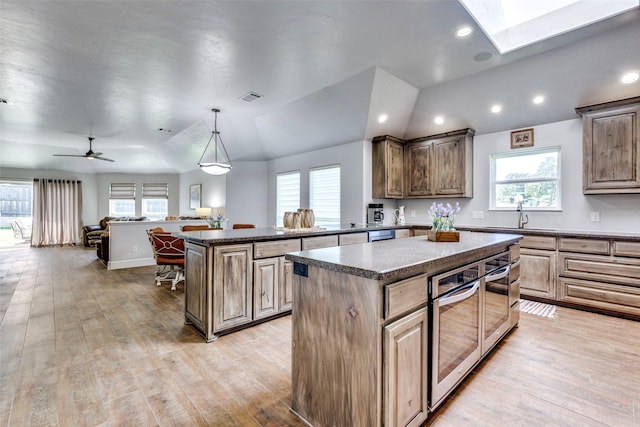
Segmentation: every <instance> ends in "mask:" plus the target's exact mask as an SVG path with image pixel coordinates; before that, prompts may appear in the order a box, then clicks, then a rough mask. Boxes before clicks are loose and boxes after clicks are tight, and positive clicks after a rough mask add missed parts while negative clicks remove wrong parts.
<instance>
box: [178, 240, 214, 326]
mask: <svg viewBox="0 0 640 427" xmlns="http://www.w3.org/2000/svg"><path fill="white" fill-rule="evenodd" d="M207 250H208V248H206V247H204V246H199V245H194V244H193V243H189V242H187V243H185V281H184V283H185V286H184V317H185V322H186V323H190V324H192V325H193V326H194V327H195V328H196V329H197V330H199V331H200V332H201V333H202V334H203V335H205V334H206V330H207V328H208V327H209V325H208V324H207V313H208V301H209V298H207V296H208V295H210V292H211V290H210V289H209V288H208V284H209V283H211V280H210V277H209V275H210V274H211V268H207Z"/></svg>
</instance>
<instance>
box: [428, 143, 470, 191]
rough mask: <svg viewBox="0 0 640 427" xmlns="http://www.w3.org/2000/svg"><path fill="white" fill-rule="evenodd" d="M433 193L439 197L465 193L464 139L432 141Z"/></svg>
mask: <svg viewBox="0 0 640 427" xmlns="http://www.w3.org/2000/svg"><path fill="white" fill-rule="evenodd" d="M433 156H434V164H435V168H434V175H433V192H434V193H435V194H436V195H439V196H453V195H463V194H464V192H465V179H466V176H465V172H466V168H465V144H464V137H462V136H460V137H456V138H452V139H443V140H438V141H434V143H433Z"/></svg>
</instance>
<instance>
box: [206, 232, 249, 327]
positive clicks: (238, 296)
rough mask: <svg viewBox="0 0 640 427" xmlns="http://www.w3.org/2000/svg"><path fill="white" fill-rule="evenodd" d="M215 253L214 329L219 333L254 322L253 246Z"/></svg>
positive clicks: (218, 247)
mask: <svg viewBox="0 0 640 427" xmlns="http://www.w3.org/2000/svg"><path fill="white" fill-rule="evenodd" d="M213 250H214V255H213V263H214V264H213V329H214V332H219V331H222V330H225V329H229V328H232V327H234V326H239V325H243V324H245V323H248V322H250V321H251V320H252V317H253V310H252V308H253V304H252V302H253V294H252V292H251V291H252V278H253V277H252V274H251V272H252V268H253V264H252V255H251V253H252V250H253V245H251V244H247V245H229V246H217V247H214V249H213Z"/></svg>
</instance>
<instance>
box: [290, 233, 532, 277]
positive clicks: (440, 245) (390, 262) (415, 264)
mask: <svg viewBox="0 0 640 427" xmlns="http://www.w3.org/2000/svg"><path fill="white" fill-rule="evenodd" d="M521 237H522V236H520V235H514V234H498V233H472V232H469V231H461V232H460V241H459V242H431V241H428V240H427V239H426V238H425V236H416V237H409V238H405V239H396V240H384V241H379V242H374V243H362V244H356V245H347V246H337V247H331V248H323V249H313V250H309V251H300V252H290V253H288V254H286V255H285V256H286V258H287V259H289V260H292V261H297V262H300V263H303V264H307V265H313V266H317V267H321V268H325V269H327V270H332V271H338V272H343V273H346V274H351V275H355V276H361V277H366V278H368V279H374V280H388V279H396V278H401V277H408V276H410V275H416V274H421V273H423V272H426V271H428V270H429V269H432V270H434V269H435V268H437V264H438V263H444V262H445V261H451V260H452V259H456V260H457V261H459V265H463V264H465V263H466V262H469V261H470V258H472V257H473V256H474V254H477V253H480V252H481V251H482V250H486V249H492V248H493V247H495V248H499V247H501V246H502V247H504V246H505V245H509V244H511V243H515V242H517V241H518V240H520V238H521Z"/></svg>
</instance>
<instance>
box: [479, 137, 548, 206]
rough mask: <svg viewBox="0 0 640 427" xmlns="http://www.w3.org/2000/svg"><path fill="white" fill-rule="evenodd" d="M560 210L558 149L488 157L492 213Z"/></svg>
mask: <svg viewBox="0 0 640 427" xmlns="http://www.w3.org/2000/svg"><path fill="white" fill-rule="evenodd" d="M519 201H521V202H522V205H523V206H525V207H530V208H533V209H536V210H560V147H551V148H543V149H535V150H526V151H518V152H517V153H513V152H509V153H501V154H494V155H492V156H491V209H497V210H500V209H505V210H512V209H515V208H516V206H517V204H518V202H519Z"/></svg>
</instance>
